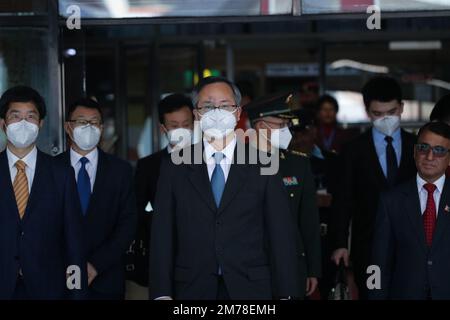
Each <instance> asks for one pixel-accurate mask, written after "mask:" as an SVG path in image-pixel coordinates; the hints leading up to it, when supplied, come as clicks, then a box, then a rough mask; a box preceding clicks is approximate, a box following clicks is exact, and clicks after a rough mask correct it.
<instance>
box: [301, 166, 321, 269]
mask: <svg viewBox="0 0 450 320" xmlns="http://www.w3.org/2000/svg"><path fill="white" fill-rule="evenodd" d="M303 185H304V186H305V187H304V189H303V194H302V199H301V200H300V211H299V212H300V219H299V223H300V226H299V227H300V230H301V235H302V237H303V243H304V246H305V251H306V252H305V254H306V265H307V276H308V277H320V275H321V252H320V249H321V247H320V222H319V210H318V208H317V203H316V189H315V184H314V176H313V173H312V171H311V165H310V162H309V161H305V172H304V177H303Z"/></svg>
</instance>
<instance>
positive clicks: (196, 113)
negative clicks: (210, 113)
mask: <svg viewBox="0 0 450 320" xmlns="http://www.w3.org/2000/svg"><path fill="white" fill-rule="evenodd" d="M192 113H193V114H194V120H195V121H200V118H201V116H200V113H198V111H197V109H194V110H193V111H192Z"/></svg>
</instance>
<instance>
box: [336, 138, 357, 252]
mask: <svg viewBox="0 0 450 320" xmlns="http://www.w3.org/2000/svg"><path fill="white" fill-rule="evenodd" d="M353 152H355V151H353V150H352V148H350V146H348V145H346V146H345V147H344V150H343V151H342V153H341V155H340V157H339V158H338V164H339V165H338V169H339V173H338V176H339V181H341V183H340V185H339V188H337V190H336V193H335V197H334V199H333V206H332V210H333V212H332V215H331V218H330V238H331V245H332V249H339V248H347V247H348V236H349V226H350V220H351V218H352V216H353V211H354V203H355V202H356V199H355V198H354V190H353V184H354V182H353V179H354V168H353V166H354V161H353V157H352V154H353Z"/></svg>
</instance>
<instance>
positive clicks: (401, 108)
mask: <svg viewBox="0 0 450 320" xmlns="http://www.w3.org/2000/svg"><path fill="white" fill-rule="evenodd" d="M404 105H405V103H404V102H403V101H402V102H400V109H399V111H400V113H399V114H402V113H403V107H404Z"/></svg>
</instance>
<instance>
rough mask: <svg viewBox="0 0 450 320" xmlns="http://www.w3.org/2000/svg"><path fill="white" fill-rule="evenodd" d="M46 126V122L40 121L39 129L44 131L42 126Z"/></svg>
mask: <svg viewBox="0 0 450 320" xmlns="http://www.w3.org/2000/svg"><path fill="white" fill-rule="evenodd" d="M43 125H44V120H42V119H41V120H39V129H42V126H43Z"/></svg>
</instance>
